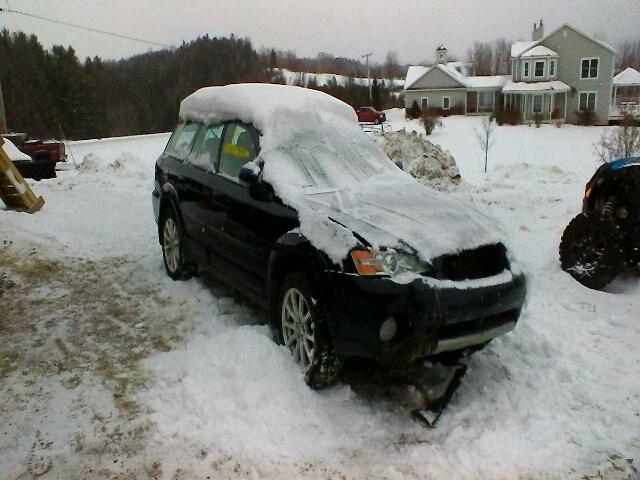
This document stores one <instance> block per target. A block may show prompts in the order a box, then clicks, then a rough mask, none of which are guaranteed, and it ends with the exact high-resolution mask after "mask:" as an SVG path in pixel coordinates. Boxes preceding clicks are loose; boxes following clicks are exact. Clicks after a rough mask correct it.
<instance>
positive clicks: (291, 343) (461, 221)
mask: <svg viewBox="0 0 640 480" xmlns="http://www.w3.org/2000/svg"><path fill="white" fill-rule="evenodd" d="M291 89H294V90H291ZM299 90H303V91H304V92H302V93H301V92H299ZM307 97H309V98H307ZM324 97H327V98H326V99H325V98H324ZM265 99H268V101H267V102H266V103H267V104H268V105H267V106H265V105H264V104H265ZM307 100H309V101H307ZM311 100H312V101H311ZM323 102H324V103H323ZM336 102H338V101H337V100H335V99H332V98H330V97H328V96H326V95H325V94H322V93H320V92H313V93H306V90H305V89H300V88H298V87H286V86H276V85H230V86H226V87H209V88H207V89H201V90H199V91H198V92H195V93H194V94H192V95H191V96H190V97H188V98H187V99H186V100H185V101H183V104H182V107H181V114H180V116H181V120H180V123H179V124H178V126H177V128H176V130H175V131H174V133H173V135H172V136H171V139H170V140H169V142H168V145H167V147H166V149H165V151H164V152H163V153H162V155H161V156H160V158H159V159H158V160H157V162H156V172H155V189H154V191H153V207H154V214H155V217H156V221H157V223H158V237H159V241H160V244H161V246H162V252H163V256H164V264H165V267H166V271H167V273H168V275H169V276H170V277H171V278H173V279H176V280H179V279H187V278H189V277H191V276H192V275H193V274H194V273H196V271H201V272H206V273H207V274H209V275H211V276H212V277H213V278H214V279H216V280H217V281H220V282H224V283H226V284H228V285H230V286H231V287H232V288H234V289H235V290H237V291H238V292H240V293H241V294H243V295H245V296H246V297H247V298H249V299H250V300H252V301H254V302H255V303H257V304H258V305H260V306H262V307H264V308H265V309H266V310H267V311H268V313H269V319H270V322H271V326H272V330H273V333H274V338H275V339H276V341H278V342H279V343H282V344H284V345H286V346H287V347H288V349H289V350H290V351H291V353H292V355H293V358H294V360H295V362H296V363H298V364H299V365H300V366H301V368H302V369H303V370H304V371H305V375H306V380H307V382H308V383H309V385H311V386H313V387H322V386H325V385H328V384H330V383H331V382H332V381H333V380H334V379H335V377H336V375H337V372H338V370H339V368H340V365H341V361H342V359H344V358H346V357H349V356H359V357H367V358H371V359H375V360H377V361H378V362H379V363H380V364H382V365H385V366H390V367H398V366H404V365H408V364H411V363H412V362H415V361H417V360H420V359H423V358H426V357H430V356H433V355H438V354H443V352H449V354H450V355H460V354H462V353H464V352H469V351H473V350H475V349H478V348H481V347H482V346H484V345H486V344H487V343H488V342H489V341H491V340H492V339H493V338H495V337H497V336H499V335H502V334H504V333H506V332H508V331H510V330H511V329H513V328H514V327H515V325H516V322H517V319H518V317H519V315H520V312H521V309H522V305H523V302H524V300H525V290H526V288H525V283H526V282H525V278H524V275H523V274H522V273H520V272H518V271H517V269H515V268H513V266H512V263H511V261H510V257H509V254H508V252H507V250H506V248H505V246H504V245H503V243H502V242H500V241H499V240H496V234H495V232H494V226H493V224H492V223H491V219H490V218H488V217H485V216H483V214H481V213H479V212H477V211H476V210H474V208H473V207H471V206H469V205H467V204H466V203H464V202H462V201H459V200H455V199H452V198H449V197H448V196H447V195H446V194H442V193H440V192H435V191H432V190H430V189H429V188H427V187H425V186H423V185H420V184H418V183H417V182H416V181H415V180H414V179H412V178H411V177H409V176H408V175H407V174H405V173H404V172H402V171H401V170H399V169H398V168H397V167H396V166H395V164H393V163H392V162H391V160H389V159H388V158H387V157H386V156H385V155H384V154H383V153H382V152H381V151H380V150H379V149H378V147H377V146H376V145H375V143H374V142H372V141H371V139H370V138H368V137H367V136H366V135H365V134H364V133H362V132H361V131H360V130H359V127H358V125H357V123H356V119H355V115H354V114H353V110H352V109H351V108H349V107H348V106H347V105H345V108H344V112H345V113H344V115H342V114H340V112H341V110H340V108H342V107H341V106H339V105H338V106H336ZM236 103H237V105H236ZM340 103H341V102H340ZM255 105H261V107H260V108H258V107H255ZM323 106H324V107H326V109H325V110H326V111H325V113H326V115H324V116H323V115H319V116H318V117H317V118H316V119H314V121H313V122H308V121H307V120H304V119H305V118H307V115H306V114H305V113H304V112H305V111H308V110H309V109H314V110H318V109H319V110H322V109H323ZM236 107H237V113H236V112H234V109H235V108H236ZM339 110H340V112H338V114H336V112H337V111H339ZM347 112H348V113H347ZM349 115H351V116H353V119H351V118H350V117H349ZM334 117H335V118H334ZM338 117H340V118H338ZM275 125H279V129H277V128H276V127H275ZM274 132H277V134H275V133H274ZM282 158H286V159H287V160H286V163H280V164H279V163H278V161H280V162H282ZM270 162H273V164H270ZM362 185H366V188H364V187H362V188H360V187H361V186H362ZM292 192H293V193H296V195H297V196H296V195H294V194H293V193H292ZM292 199H293V200H292ZM295 199H301V200H300V201H295ZM307 205H309V207H308V208H307ZM310 219H311V220H310ZM334 229H335V231H336V232H338V231H339V234H337V233H335V232H333V230H334ZM345 238H346V240H345ZM483 239H484V240H483Z"/></svg>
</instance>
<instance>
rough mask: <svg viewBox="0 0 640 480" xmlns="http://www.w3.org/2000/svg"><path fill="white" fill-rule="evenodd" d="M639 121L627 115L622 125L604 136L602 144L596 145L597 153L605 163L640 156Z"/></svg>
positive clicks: (601, 139)
mask: <svg viewBox="0 0 640 480" xmlns="http://www.w3.org/2000/svg"><path fill="white" fill-rule="evenodd" d="M638 125H639V121H638V120H637V119H635V118H634V117H633V116H631V115H625V116H624V119H623V120H622V124H621V125H620V126H619V127H615V128H614V129H612V130H609V131H608V132H605V133H603V134H602V137H601V138H600V142H599V143H598V144H594V147H595V150H596V153H597V154H598V156H599V157H600V160H602V161H603V162H604V163H607V162H611V161H613V160H615V159H617V158H624V157H633V156H635V155H640V127H639V126H638Z"/></svg>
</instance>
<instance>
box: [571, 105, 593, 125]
mask: <svg viewBox="0 0 640 480" xmlns="http://www.w3.org/2000/svg"><path fill="white" fill-rule="evenodd" d="M576 113H577V115H578V125H593V124H594V123H595V122H596V120H597V117H596V112H594V111H593V110H591V109H587V110H581V111H578V112H576Z"/></svg>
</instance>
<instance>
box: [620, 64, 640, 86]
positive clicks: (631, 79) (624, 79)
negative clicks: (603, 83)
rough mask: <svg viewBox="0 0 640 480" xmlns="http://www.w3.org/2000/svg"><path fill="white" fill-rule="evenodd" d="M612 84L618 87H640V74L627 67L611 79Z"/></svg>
mask: <svg viewBox="0 0 640 480" xmlns="http://www.w3.org/2000/svg"><path fill="white" fill-rule="evenodd" d="M613 84H614V85H617V86H618V87H632V86H636V85H640V72H638V71H637V70H636V69H635V68H631V67H627V68H625V69H624V70H623V71H621V72H620V73H619V74H617V75H616V76H615V77H613Z"/></svg>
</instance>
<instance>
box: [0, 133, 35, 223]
mask: <svg viewBox="0 0 640 480" xmlns="http://www.w3.org/2000/svg"><path fill="white" fill-rule="evenodd" d="M3 145H4V138H2V137H0V199H2V201H3V202H4V204H5V205H6V206H7V209H11V210H24V211H27V212H29V213H35V212H37V211H39V210H40V209H41V208H42V206H43V205H44V199H43V198H42V197H37V198H36V196H35V195H34V193H33V191H32V190H31V187H29V184H28V183H27V182H25V181H24V178H22V175H20V172H19V171H18V169H17V168H16V166H15V165H14V164H13V162H12V161H11V159H10V158H9V156H8V155H7V154H6V152H5V151H4V148H3V147H2V146H3Z"/></svg>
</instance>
